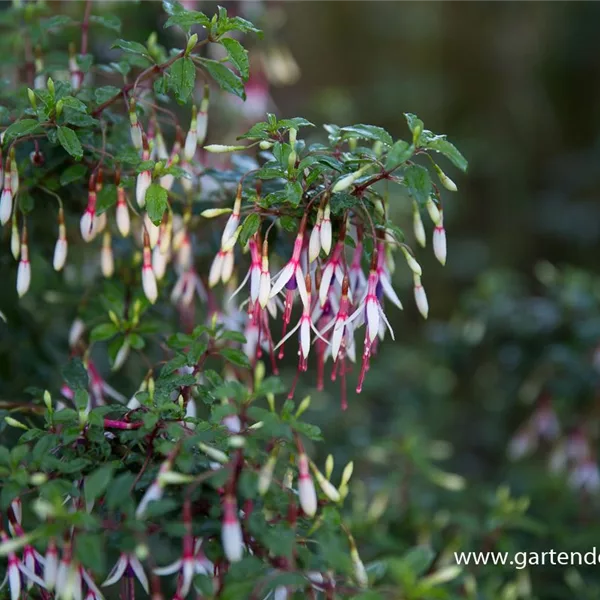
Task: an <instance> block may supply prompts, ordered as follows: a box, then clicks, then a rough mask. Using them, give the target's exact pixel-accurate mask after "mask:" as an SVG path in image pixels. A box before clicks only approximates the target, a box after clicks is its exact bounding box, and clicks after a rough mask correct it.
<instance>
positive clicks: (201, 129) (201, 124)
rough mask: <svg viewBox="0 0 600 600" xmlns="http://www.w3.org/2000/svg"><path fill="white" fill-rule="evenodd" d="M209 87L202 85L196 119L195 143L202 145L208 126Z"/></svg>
mask: <svg viewBox="0 0 600 600" xmlns="http://www.w3.org/2000/svg"><path fill="white" fill-rule="evenodd" d="M209 94H210V87H209V86H208V85H205V86H204V94H203V96H202V102H201V103H200V111H199V112H198V118H197V121H196V136H197V138H198V139H197V143H198V144H199V145H200V146H202V144H204V141H205V140H206V130H207V128H208V102H209Z"/></svg>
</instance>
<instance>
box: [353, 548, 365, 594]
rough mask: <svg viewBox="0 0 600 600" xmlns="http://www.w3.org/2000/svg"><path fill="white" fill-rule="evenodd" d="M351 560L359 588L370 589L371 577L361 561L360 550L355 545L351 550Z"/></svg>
mask: <svg viewBox="0 0 600 600" xmlns="http://www.w3.org/2000/svg"><path fill="white" fill-rule="evenodd" d="M350 559H351V560H352V570H353V573H354V579H355V580H356V583H357V584H358V586H359V587H361V588H367V587H369V576H368V575H367V570H366V569H365V565H364V564H363V562H362V560H361V559H360V556H359V554H358V550H357V549H356V546H355V545H354V544H353V545H352V547H351V549H350Z"/></svg>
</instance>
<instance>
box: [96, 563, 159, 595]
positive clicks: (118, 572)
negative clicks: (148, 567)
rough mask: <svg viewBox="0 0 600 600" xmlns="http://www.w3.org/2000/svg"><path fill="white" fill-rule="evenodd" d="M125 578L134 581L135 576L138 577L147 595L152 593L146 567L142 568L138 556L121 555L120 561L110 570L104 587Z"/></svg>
mask: <svg viewBox="0 0 600 600" xmlns="http://www.w3.org/2000/svg"><path fill="white" fill-rule="evenodd" d="M123 576H125V577H127V578H129V579H133V577H134V576H135V577H137V580H138V581H139V582H140V583H141V585H142V587H143V588H144V591H145V592H146V594H149V593H150V588H149V586H148V577H147V576H146V573H145V572H144V567H143V566H142V563H141V562H140V561H139V559H138V558H137V556H135V555H133V554H125V553H123V554H121V556H120V557H119V560H118V561H117V562H116V563H115V565H114V566H113V568H112V569H111V570H110V573H109V574H108V577H107V578H106V581H104V583H103V584H102V587H108V586H110V585H114V584H115V583H117V581H119V579H121V577H123Z"/></svg>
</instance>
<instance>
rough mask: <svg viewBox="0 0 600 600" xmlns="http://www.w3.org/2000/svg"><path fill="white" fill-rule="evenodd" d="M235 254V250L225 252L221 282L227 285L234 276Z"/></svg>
mask: <svg viewBox="0 0 600 600" xmlns="http://www.w3.org/2000/svg"><path fill="white" fill-rule="evenodd" d="M233 267H234V254H233V250H229V252H225V255H224V256H223V265H222V266H221V281H222V282H223V283H227V282H228V281H229V280H230V279H231V276H232V275H233Z"/></svg>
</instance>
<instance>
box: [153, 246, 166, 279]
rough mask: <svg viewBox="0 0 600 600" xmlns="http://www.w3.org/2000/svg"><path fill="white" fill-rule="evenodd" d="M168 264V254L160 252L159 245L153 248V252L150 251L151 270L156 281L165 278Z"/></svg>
mask: <svg viewBox="0 0 600 600" xmlns="http://www.w3.org/2000/svg"><path fill="white" fill-rule="evenodd" d="M168 262H169V254H168V253H165V252H162V251H161V249H160V245H159V244H157V245H156V246H154V250H152V270H153V271H154V275H156V279H158V281H160V280H161V279H162V278H163V277H164V276H165V273H166V272H167V264H168Z"/></svg>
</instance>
